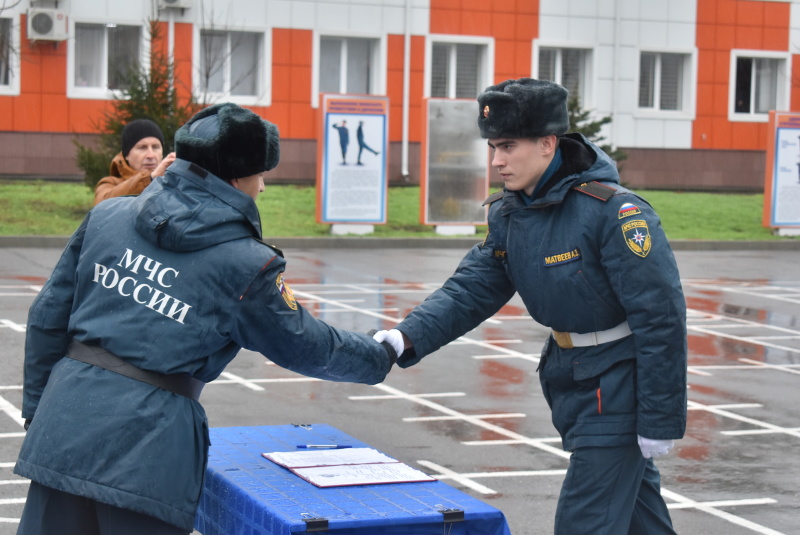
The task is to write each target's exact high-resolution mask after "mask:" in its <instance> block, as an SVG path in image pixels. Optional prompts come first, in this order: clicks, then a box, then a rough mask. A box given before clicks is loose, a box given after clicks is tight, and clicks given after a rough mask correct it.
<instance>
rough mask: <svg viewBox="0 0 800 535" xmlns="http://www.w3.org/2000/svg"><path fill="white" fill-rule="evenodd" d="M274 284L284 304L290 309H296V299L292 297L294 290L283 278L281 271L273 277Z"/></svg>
mask: <svg viewBox="0 0 800 535" xmlns="http://www.w3.org/2000/svg"><path fill="white" fill-rule="evenodd" d="M275 286H277V288H278V292H280V294H281V297H283V300H284V302H285V303H286V306H288V307H289V308H291V309H292V310H297V301H296V300H295V298H294V292H293V291H292V289H291V288H289V285H288V284H287V283H286V281H285V280H284V279H283V273H278V278H277V279H275Z"/></svg>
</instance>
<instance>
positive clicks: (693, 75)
mask: <svg viewBox="0 0 800 535" xmlns="http://www.w3.org/2000/svg"><path fill="white" fill-rule="evenodd" d="M644 53H648V54H658V55H659V60H660V57H661V54H681V55H683V56H686V61H685V62H684V64H683V80H682V83H681V103H682V107H681V109H679V110H662V109H660V108H657V107H653V108H640V107H639V88H640V83H641V76H642V73H641V65H642V63H641V59H642V54H644ZM660 75H661V72H660V71H658V72H656V87H655V89H656V91H655V94H654V97H653V99H654V100H653V101H654V103H657V102H658V101H659V97H660V91H661V87H660V84H659V81H660ZM696 82H697V49H696V48H680V49H676V48H673V49H663V48H658V49H655V48H642V49H639V51H638V54H637V55H636V101H635V109H636V112H635V113H634V116H635V117H637V118H660V119H682V120H684V119H694V118H695V114H696V109H697V83H696Z"/></svg>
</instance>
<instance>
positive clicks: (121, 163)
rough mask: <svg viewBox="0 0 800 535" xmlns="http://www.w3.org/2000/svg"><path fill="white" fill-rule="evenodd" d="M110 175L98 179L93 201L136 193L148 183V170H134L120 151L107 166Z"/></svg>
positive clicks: (142, 189)
mask: <svg viewBox="0 0 800 535" xmlns="http://www.w3.org/2000/svg"><path fill="white" fill-rule="evenodd" d="M109 172H110V173H111V176H107V177H105V178H102V179H100V182H98V183H97V185H96V186H95V188H94V203H95V204H97V203H99V202H100V201H104V200H106V199H110V198H111V197H120V196H122V195H138V194H140V193H141V192H142V191H144V188H146V187H147V186H149V185H150V181H151V177H150V171H147V170H145V171H136V170H134V169H133V168H131V166H130V165H128V162H127V161H126V160H125V158H124V157H123V156H122V153H121V152H120V153H119V154H117V155H116V156H114V159H113V160H111V166H110V168H109Z"/></svg>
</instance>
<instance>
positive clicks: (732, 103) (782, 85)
mask: <svg viewBox="0 0 800 535" xmlns="http://www.w3.org/2000/svg"><path fill="white" fill-rule="evenodd" d="M739 58H765V59H774V60H779V61H782V67H783V72H779V73H778V75H779V79H778V83H777V87H776V90H777V95H775V109H776V110H777V111H786V110H788V109H789V103H790V99H791V80H792V57H791V54H790V53H788V52H786V53H782V52H775V51H768V50H742V49H733V50H731V64H730V74H729V76H730V77H729V79H728V120H729V121H731V122H749V123H766V122H767V121H769V113H754V112H750V113H737V112H736V61H737V59H739ZM780 76H783V80H781V79H780Z"/></svg>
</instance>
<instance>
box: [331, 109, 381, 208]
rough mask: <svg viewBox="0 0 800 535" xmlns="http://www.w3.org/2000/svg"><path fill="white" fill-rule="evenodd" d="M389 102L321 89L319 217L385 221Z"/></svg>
mask: <svg viewBox="0 0 800 535" xmlns="http://www.w3.org/2000/svg"><path fill="white" fill-rule="evenodd" d="M388 109H389V102H388V99H386V98H385V97H365V96H353V95H330V94H326V95H322V97H321V111H322V114H321V115H322V125H321V131H320V135H319V139H318V151H319V152H318V155H317V222H319V223H367V224H375V223H386V194H387V172H388V165H387V159H386V149H387V147H388V143H387V141H388V126H387V123H388V121H387V117H388Z"/></svg>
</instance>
